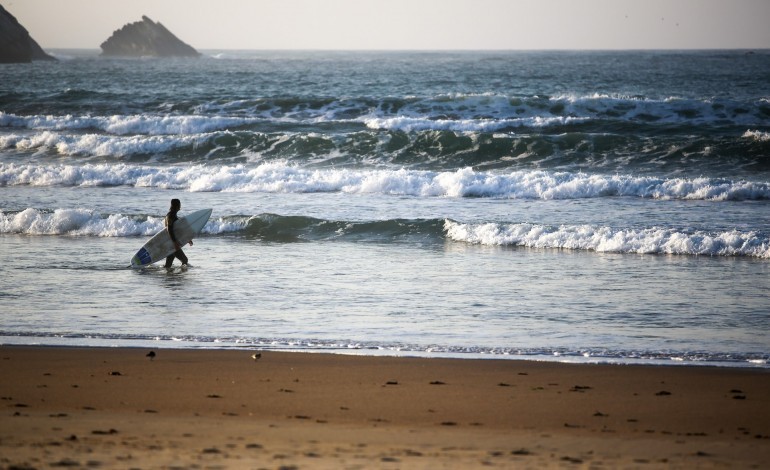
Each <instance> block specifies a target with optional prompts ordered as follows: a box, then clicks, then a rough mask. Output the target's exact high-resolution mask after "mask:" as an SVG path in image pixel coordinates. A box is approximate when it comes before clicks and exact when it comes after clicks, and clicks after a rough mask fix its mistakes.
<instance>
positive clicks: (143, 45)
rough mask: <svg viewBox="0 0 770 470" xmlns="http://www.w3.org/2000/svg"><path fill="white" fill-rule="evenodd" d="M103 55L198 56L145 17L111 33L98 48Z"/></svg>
mask: <svg viewBox="0 0 770 470" xmlns="http://www.w3.org/2000/svg"><path fill="white" fill-rule="evenodd" d="M101 48H102V55H103V56H118V57H121V56H122V57H198V56H200V53H198V51H196V50H195V49H194V48H193V47H192V46H190V45H188V44H186V43H184V42H182V41H181V40H180V39H179V38H177V37H176V36H174V35H173V34H172V33H171V31H169V30H168V29H166V27H165V26H163V25H162V24H160V23H159V22H158V23H156V22H154V21H152V20H151V19H149V18H147V17H146V16H142V21H137V22H135V23H129V24H127V25H125V26H123V27H122V28H120V29H119V30H117V31H115V32H114V33H112V36H110V38H109V39H107V40H106V41H104V42H103V43H102V45H101Z"/></svg>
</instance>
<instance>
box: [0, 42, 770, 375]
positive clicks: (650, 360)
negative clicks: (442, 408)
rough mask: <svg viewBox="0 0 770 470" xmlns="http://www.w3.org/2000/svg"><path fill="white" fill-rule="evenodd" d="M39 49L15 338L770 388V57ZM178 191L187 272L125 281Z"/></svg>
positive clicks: (0, 164) (15, 275)
mask: <svg viewBox="0 0 770 470" xmlns="http://www.w3.org/2000/svg"><path fill="white" fill-rule="evenodd" d="M52 52H53V53H54V54H55V55H56V56H57V57H58V58H59V59H60V60H59V62H56V63H33V64H23V65H0V279H1V280H0V305H1V307H0V311H1V313H0V343H1V344H35V345H67V346H129V347H130V346H135V347H142V348H145V347H152V348H172V347H173V348H243V349H268V350H269V349H279V350H299V351H313V352H316V351H320V352H332V353H346V354H364V355H401V356H425V357H459V358H479V357H481V358H493V359H528V360H546V361H564V362H609V363H632V364H637V363H638V364H671V365H676V364H687V365H692V364H696V365H722V366H742V367H758V368H767V367H770V365H768V360H769V359H770V300H769V299H770V86H768V84H769V83H770V51H630V52H623V51H618V52H609V51H607V52H588V51H585V52H556V51H554V52H321V51H316V52H302V51H290V52H285V51H203V52H204V56H203V57H202V58H200V59H165V60H164V59H105V58H100V57H99V56H98V51H90V50H54V51H52ZM172 198H179V199H180V200H181V201H182V210H181V212H180V215H184V214H185V213H189V212H192V211H194V210H197V209H202V208H213V214H212V217H211V219H210V220H209V222H208V223H207V225H206V227H205V228H204V230H203V232H202V234H201V235H200V236H199V238H197V239H196V240H195V244H194V246H191V247H190V246H188V247H185V253H186V254H187V256H188V257H189V258H190V264H191V265H192V266H191V267H189V268H186V269H183V268H181V267H180V266H179V262H178V261H177V262H176V264H175V267H174V268H173V269H171V270H166V269H164V268H163V267H162V266H160V265H152V266H150V267H148V268H145V269H131V268H129V267H128V265H129V263H130V259H131V257H132V256H133V255H134V253H135V252H136V251H137V250H138V249H139V248H140V247H141V246H142V244H143V243H144V242H145V241H146V240H147V239H149V238H150V237H151V236H152V235H153V234H155V233H156V232H158V231H160V230H161V229H162V228H163V217H164V215H165V213H166V212H167V211H168V208H169V202H170V200H171V199H172Z"/></svg>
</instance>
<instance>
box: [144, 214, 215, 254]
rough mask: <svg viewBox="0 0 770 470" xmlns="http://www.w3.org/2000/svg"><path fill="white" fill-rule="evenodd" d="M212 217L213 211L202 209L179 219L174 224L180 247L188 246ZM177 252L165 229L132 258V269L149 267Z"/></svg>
mask: <svg viewBox="0 0 770 470" xmlns="http://www.w3.org/2000/svg"><path fill="white" fill-rule="evenodd" d="M209 217H211V209H201V210H199V211H195V212H193V213H192V214H189V215H187V216H185V217H181V218H179V219H178V220H177V221H176V222H174V235H176V239H177V241H178V242H179V244H180V245H185V244H187V243H188V242H189V241H190V240H192V239H193V238H195V236H196V235H198V233H199V232H200V231H201V230H203V226H204V225H206V222H207V221H208V220H209ZM175 251H176V247H175V246H174V242H173V241H172V240H171V236H170V235H169V234H168V230H166V229H165V228H164V229H163V230H161V231H160V232H158V233H157V234H155V236H153V237H152V238H150V240H149V241H148V242H147V243H145V244H144V246H143V247H142V248H141V249H140V250H139V251H137V252H136V254H135V255H134V257H133V258H131V267H132V268H141V267H144V266H149V265H151V264H152V263H155V262H158V261H160V260H162V259H163V260H165V259H166V256H168V255H170V254H171V253H173V252H175Z"/></svg>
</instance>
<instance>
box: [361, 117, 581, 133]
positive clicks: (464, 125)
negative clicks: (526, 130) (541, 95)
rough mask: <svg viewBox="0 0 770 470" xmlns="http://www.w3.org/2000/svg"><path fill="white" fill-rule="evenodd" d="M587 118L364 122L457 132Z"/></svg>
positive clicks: (381, 126)
mask: <svg viewBox="0 0 770 470" xmlns="http://www.w3.org/2000/svg"><path fill="white" fill-rule="evenodd" d="M586 119H587V118H578V117H561V116H555V117H541V116H535V117H527V118H511V119H426V118H413V117H405V116H398V117H390V118H368V119H364V123H365V124H366V126H367V127H368V128H370V129H378V130H379V129H386V130H397V131H403V132H416V131H426V130H435V131H455V132H495V131H499V130H502V129H508V128H519V127H548V126H556V125H564V124H569V123H574V122H577V121H585V120H586Z"/></svg>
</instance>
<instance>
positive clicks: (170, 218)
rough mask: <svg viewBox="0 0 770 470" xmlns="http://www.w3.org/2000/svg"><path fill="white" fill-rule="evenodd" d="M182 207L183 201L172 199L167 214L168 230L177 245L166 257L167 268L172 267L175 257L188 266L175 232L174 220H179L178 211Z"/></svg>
mask: <svg viewBox="0 0 770 470" xmlns="http://www.w3.org/2000/svg"><path fill="white" fill-rule="evenodd" d="M181 208H182V201H180V200H179V199H172V200H171V209H169V211H168V214H166V220H165V225H166V230H168V234H169V235H170V236H171V241H173V242H174V246H175V247H176V251H175V252H173V253H171V254H170V255H168V256H167V257H166V268H170V267H171V265H172V264H173V263H174V258H178V259H179V261H181V262H182V266H187V256H186V255H185V254H184V251H182V245H180V244H179V240H177V239H176V235H175V234H174V222H176V221H177V220H179V217H178V216H177V212H179V210H180V209H181ZM192 244H193V242H192V240H190V246H192Z"/></svg>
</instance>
